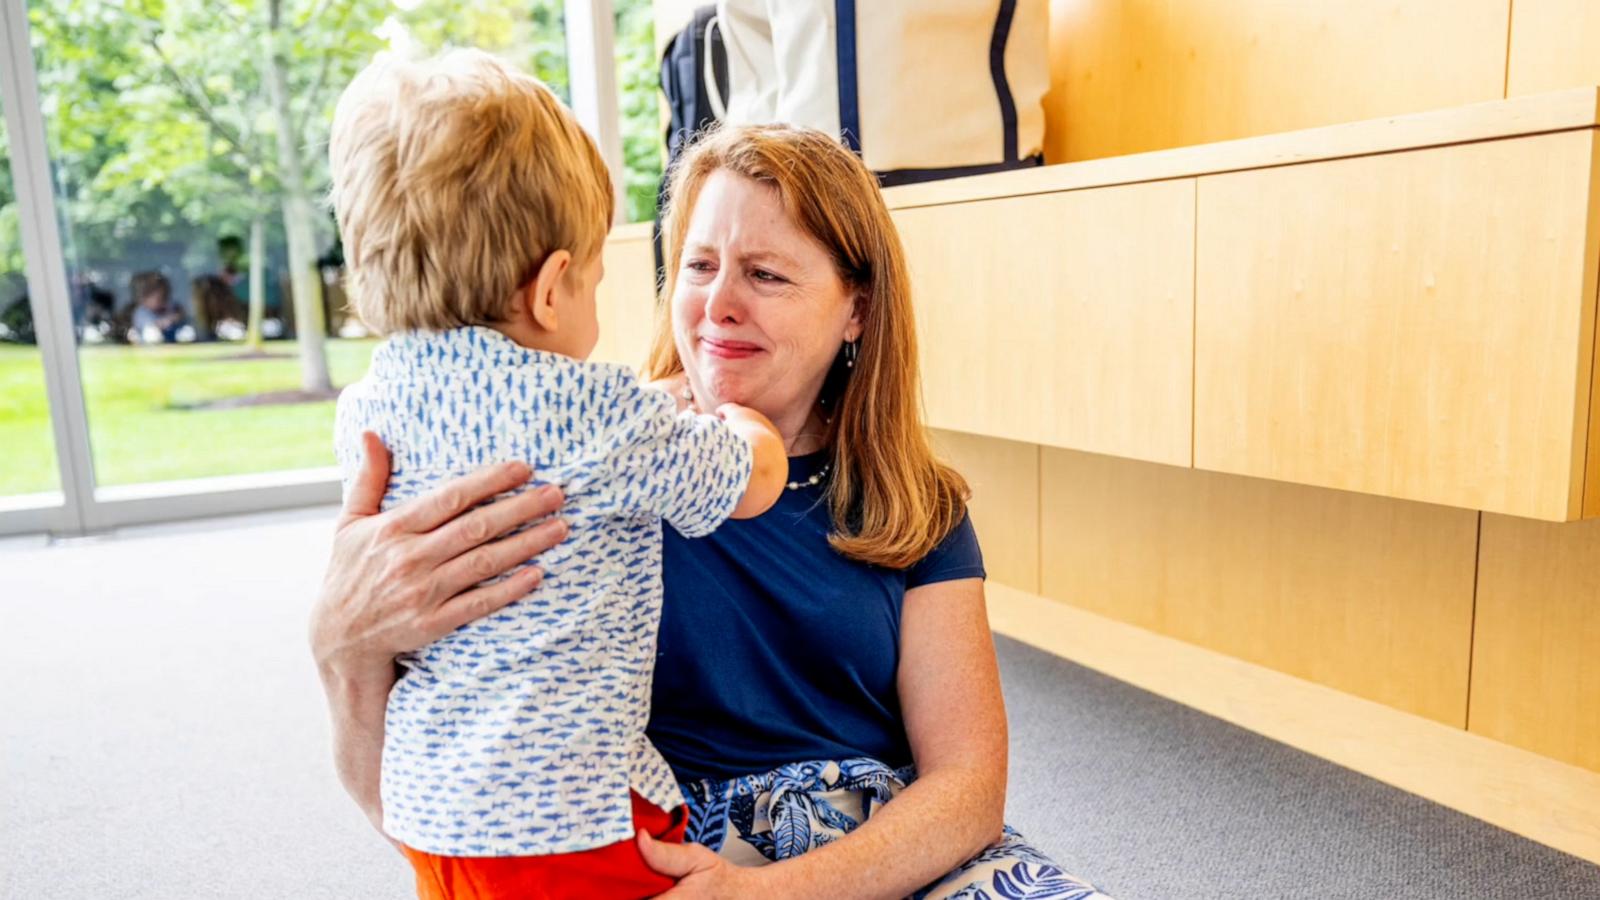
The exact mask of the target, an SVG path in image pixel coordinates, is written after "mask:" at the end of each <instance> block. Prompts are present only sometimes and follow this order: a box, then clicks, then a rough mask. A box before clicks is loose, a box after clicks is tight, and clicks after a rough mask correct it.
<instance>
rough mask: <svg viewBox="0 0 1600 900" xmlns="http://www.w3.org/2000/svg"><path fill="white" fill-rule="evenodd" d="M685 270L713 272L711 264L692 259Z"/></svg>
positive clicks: (685, 266)
mask: <svg viewBox="0 0 1600 900" xmlns="http://www.w3.org/2000/svg"><path fill="white" fill-rule="evenodd" d="M684 268H685V269H688V270H690V271H692V272H709V271H711V263H709V262H707V261H706V260H703V259H691V260H689V262H688V263H686V264H685V265H684Z"/></svg>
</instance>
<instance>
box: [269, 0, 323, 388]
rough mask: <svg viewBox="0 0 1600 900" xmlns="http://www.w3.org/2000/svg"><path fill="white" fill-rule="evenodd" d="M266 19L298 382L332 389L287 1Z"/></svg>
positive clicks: (273, 5)
mask: <svg viewBox="0 0 1600 900" xmlns="http://www.w3.org/2000/svg"><path fill="white" fill-rule="evenodd" d="M267 9H268V18H267V22H268V24H267V90H268V92H269V94H270V95H271V98H272V113H273V116H274V118H276V119H277V121H278V129H277V131H278V175H279V181H280V183H281V184H282V185H283V230H284V234H285V236H286V237H287V238H288V243H289V277H290V282H289V283H290V285H291V286H292V289H293V292H294V321H295V337H296V339H297V340H298V341H299V344H300V382H301V387H303V388H305V389H306V390H307V391H332V390H333V382H332V380H331V379H330V378H329V377H328V357H327V354H326V353H325V352H324V349H323V344H324V337H325V334H326V325H325V323H324V321H323V315H322V279H321V277H319V275H318V272H317V249H316V238H315V236H314V232H313V225H312V223H313V222H314V221H315V220H314V219H313V218H312V206H311V197H310V194H309V192H308V191H307V190H306V177H305V165H304V163H303V161H302V160H301V158H300V143H301V142H300V137H299V135H296V134H292V133H290V129H291V128H293V127H294V117H293V116H291V115H290V114H289V112H290V110H289V73H288V68H289V65H288V57H287V54H286V53H285V52H284V46H283V44H284V41H287V40H289V35H287V34H285V33H284V30H283V2H282V0H270V2H269V4H268V7H267Z"/></svg>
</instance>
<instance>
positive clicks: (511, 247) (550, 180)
mask: <svg viewBox="0 0 1600 900" xmlns="http://www.w3.org/2000/svg"><path fill="white" fill-rule="evenodd" d="M328 157H329V162H330V166H331V169H332V175H333V191H332V199H333V207H334V213H335V215H336V216H337V217H338V220H339V229H340V232H341V235H342V237H343V240H344V252H345V265H346V280H347V290H348V293H349V295H350V297H351V299H352V305H353V306H354V307H355V310H356V313H357V314H358V315H360V317H361V318H362V320H363V321H365V322H366V323H367V325H368V326H369V327H371V328H372V329H374V330H376V331H378V332H380V333H389V332H394V331H402V330H408V329H429V330H441V329H445V328H455V327H460V326H463V325H485V324H490V323H494V322H502V321H505V320H506V319H507V318H508V317H509V315H510V312H511V305H512V302H513V300H514V298H515V294H516V292H517V289H518V288H519V287H522V286H523V285H525V284H527V283H528V282H529V281H530V280H532V279H533V277H534V276H535V275H536V274H538V271H539V267H540V266H541V265H543V264H544V261H545V258H546V257H548V256H549V255H550V254H551V253H553V252H554V251H556V250H563V249H564V250H568V251H570V252H571V253H572V255H573V258H574V264H575V265H581V264H583V263H585V262H587V261H589V260H591V259H593V257H594V254H596V253H599V252H600V246H601V244H602V242H603V241H604V240H605V234H606V231H607V230H608V229H609V228H610V226H611V216H612V212H613V207H614V199H613V197H612V193H611V179H610V176H609V175H608V174H607V172H606V166H605V162H604V161H603V160H602V159H601V158H600V152H599V150H597V149H596V148H595V145H594V142H593V141H592V140H590V139H589V136H588V135H587V134H586V133H584V131H583V129H582V128H580V127H579V125H578V123H577V121H576V120H575V119H574V118H573V116H572V113H571V112H570V111H569V110H568V109H567V108H566V107H565V106H563V105H562V103H561V101H560V100H559V99H557V97H556V96H555V94H553V93H551V91H550V89H549V88H547V87H545V86H544V84H543V83H542V82H540V81H539V80H538V79H536V78H533V77H531V76H529V75H524V74H522V73H520V72H517V71H515V70H514V69H512V68H511V67H510V66H508V65H506V64H505V63H502V62H500V61H499V60H497V59H495V58H494V57H492V56H490V55H488V54H487V53H483V52H480V51H476V50H456V51H451V52H449V53H446V54H443V55H441V56H437V57H434V58H432V59H427V60H423V61H421V62H401V61H397V60H380V61H378V62H375V63H373V64H372V65H370V66H368V67H367V68H366V69H364V70H362V72H361V73H360V74H359V75H357V76H356V77H355V80H354V81H352V82H351V83H350V86H349V87H348V88H346V89H345V92H344V94H343V95H342V96H341V97H340V98H339V105H338V107H337V109H336V110H335V111H334V114H333V133H332V136H331V139H330V142H329V148H328Z"/></svg>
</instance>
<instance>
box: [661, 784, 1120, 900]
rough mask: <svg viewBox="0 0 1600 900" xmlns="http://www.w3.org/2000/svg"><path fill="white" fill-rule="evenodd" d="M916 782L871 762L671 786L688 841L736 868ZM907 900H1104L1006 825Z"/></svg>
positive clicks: (775, 857) (814, 842)
mask: <svg viewBox="0 0 1600 900" xmlns="http://www.w3.org/2000/svg"><path fill="white" fill-rule="evenodd" d="M915 778H916V772H915V770H914V769H912V768H910V767H907V768H904V769H891V768H889V767H888V766H886V765H884V764H883V763H881V762H878V761H877V760H875V759H842V760H838V761H836V762H834V761H820V762H807V763H794V764H792V765H787V766H783V767H782V768H779V769H776V770H774V771H771V772H767V773H765V774H762V775H746V776H744V777H742V778H735V779H733V780H732V781H691V782H685V783H684V784H682V785H680V786H681V787H682V788H683V794H684V797H685V798H686V799H687V800H688V809H689V832H688V836H687V840H689V841H693V842H694V843H697V844H701V845H703V846H705V847H707V848H709V849H711V850H714V851H716V852H717V853H718V854H720V855H722V856H723V857H725V858H727V859H728V860H729V861H731V862H733V863H735V864H737V865H742V866H759V865H765V864H766V863H770V862H777V861H779V860H783V859H789V858H790V857H794V856H799V855H800V854H802V853H805V852H806V851H807V850H811V849H813V848H816V847H821V846H822V845H824V844H827V843H830V842H832V841H835V840H838V839H839V838H841V837H843V836H844V835H846V834H849V833H850V832H851V831H854V830H855V828H856V826H858V825H860V824H861V823H862V822H865V821H866V820H867V819H868V818H869V817H871V816H872V814H873V813H874V812H876V811H877V810H878V808H879V807H881V806H882V805H883V804H885V803H888V802H889V801H890V800H891V799H892V798H893V797H894V795H895V794H898V793H899V792H900V791H902V790H904V789H905V787H906V785H908V784H910V783H911V782H912V781H913V780H914V779H915ZM912 897H913V898H914V900H1091V898H1093V900H1106V895H1105V894H1102V893H1100V892H1099V891H1097V890H1095V889H1094V888H1093V887H1090V886H1089V885H1088V884H1086V883H1084V882H1083V881H1080V880H1079V879H1077V878H1075V877H1073V876H1071V875H1069V874H1067V873H1066V872H1065V871H1063V870H1062V869H1061V867H1060V866H1058V865H1056V864H1055V863H1054V862H1052V861H1051V860H1050V858H1049V857H1047V856H1045V855H1044V854H1043V853H1041V852H1039V851H1038V850H1036V849H1034V848H1033V847H1032V846H1030V845H1029V844H1028V842H1027V841H1025V840H1023V838H1022V835H1020V834H1018V833H1017V832H1016V831H1014V830H1013V829H1012V828H1011V826H1009V825H1007V826H1006V828H1005V833H1004V835H1003V836H1002V837H1001V839H1000V840H999V841H997V842H996V843H994V844H992V845H990V846H989V848H988V849H987V850H984V851H983V852H982V853H980V854H978V855H977V856H975V857H973V858H972V859H969V860H967V861H966V862H965V863H963V864H961V865H960V866H959V867H957V868H956V869H955V871H953V872H950V873H949V874H947V875H945V876H944V877H943V878H940V879H938V880H936V881H935V882H934V883H932V884H930V885H928V886H927V887H925V888H923V889H922V890H919V891H917V892H916V893H915V894H913V895H912Z"/></svg>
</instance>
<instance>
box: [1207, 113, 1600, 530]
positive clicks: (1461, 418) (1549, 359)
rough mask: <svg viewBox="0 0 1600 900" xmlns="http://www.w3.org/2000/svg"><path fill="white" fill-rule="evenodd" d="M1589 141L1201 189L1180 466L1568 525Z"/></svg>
mask: <svg viewBox="0 0 1600 900" xmlns="http://www.w3.org/2000/svg"><path fill="white" fill-rule="evenodd" d="M1593 150H1594V132H1593V131H1592V130H1585V131H1571V132H1562V133H1556V134H1548V135H1539V136H1534V137H1527V138H1517V139H1511V140H1499V141H1488V142H1483V143H1476V144H1461V145H1455V146H1448V147H1440V148H1434V149H1426V150H1416V151H1410V152H1405V153H1393V154H1384V155H1378V156H1369V157H1360V158H1355V159H1346V160H1338V161H1333V162H1326V163H1315V164H1309V165H1299V166H1287V167H1283V168H1278V169H1266V170H1258V171H1252V172H1240V173H1234V174H1227V175H1216V176H1207V177H1204V178H1202V179H1200V187H1199V203H1198V210H1199V211H1198V220H1199V231H1198V240H1197V247H1198V250H1197V253H1198V267H1197V275H1196V290H1197V295H1196V303H1195V326H1196V330H1195V460H1194V462H1195V466H1196V467H1197V468H1202V469H1211V470H1215V471H1220V472H1232V473H1237V474H1242V475H1252V476H1256V477H1261V478H1273V479H1279V480H1283V481H1293V482H1299V483H1302V484H1312V485H1320V486H1324V487H1332V488H1339V489H1344V490H1353V491H1362V492H1366V493H1373V494H1383V495H1387V496H1391V497H1400V498H1404V499H1410V500H1422V501H1427V502H1430V503H1441V504H1447V505H1452V506H1461V507H1467V508H1471V509H1482V510H1488V511H1491V512H1503V513H1509V514H1512V515H1519V516H1528V517H1533V518H1543V519H1552V520H1564V519H1570V518H1576V517H1577V515H1578V513H1579V511H1580V507H1581V503H1582V493H1583V471H1582V470H1583V464H1584V445H1585V440H1586V438H1587V435H1588V402H1589V389H1590V374H1591V371H1590V370H1591V364H1592V359H1591V351H1592V347H1593V328H1594V300H1595V272H1594V269H1595V260H1594V257H1595V246H1594V244H1595V242H1594V240H1593V239H1592V238H1591V237H1590V235H1591V231H1590V229H1591V227H1592V224H1593V219H1592V217H1591V212H1590V206H1591V191H1592V187H1593V182H1592V178H1591V170H1592V168H1593V160H1594V153H1593Z"/></svg>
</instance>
